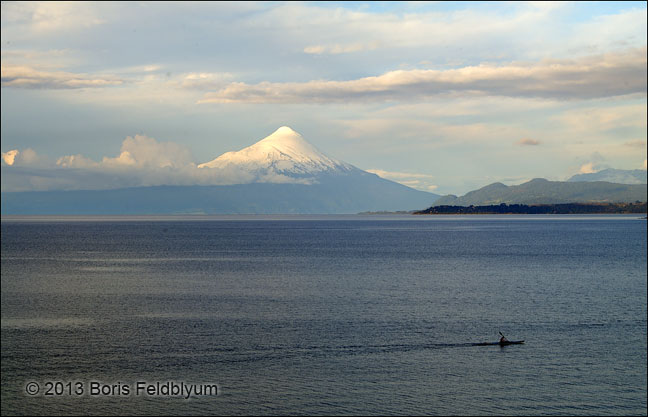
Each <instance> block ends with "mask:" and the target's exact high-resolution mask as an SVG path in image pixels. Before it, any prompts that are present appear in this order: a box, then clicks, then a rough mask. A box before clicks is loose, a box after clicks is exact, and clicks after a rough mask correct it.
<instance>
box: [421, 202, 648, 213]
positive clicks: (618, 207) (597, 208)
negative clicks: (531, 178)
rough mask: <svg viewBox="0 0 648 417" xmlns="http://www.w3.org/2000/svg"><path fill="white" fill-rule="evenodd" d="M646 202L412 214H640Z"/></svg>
mask: <svg viewBox="0 0 648 417" xmlns="http://www.w3.org/2000/svg"><path fill="white" fill-rule="evenodd" d="M646 212H648V205H647V203H616V204H581V203H570V204H534V205H526V204H498V205H490V206H467V207H466V206H432V207H430V208H428V209H426V210H421V211H415V212H414V214H634V213H636V214H641V213H644V214H645V213H646Z"/></svg>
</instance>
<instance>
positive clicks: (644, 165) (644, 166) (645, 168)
mask: <svg viewBox="0 0 648 417" xmlns="http://www.w3.org/2000/svg"><path fill="white" fill-rule="evenodd" d="M647 162H648V160H646V159H644V163H643V165H642V166H641V169H643V170H644V171H645V170H647V169H648V165H646V163H647Z"/></svg>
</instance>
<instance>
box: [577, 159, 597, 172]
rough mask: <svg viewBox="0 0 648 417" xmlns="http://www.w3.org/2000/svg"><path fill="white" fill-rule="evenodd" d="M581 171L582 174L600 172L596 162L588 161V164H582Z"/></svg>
mask: <svg viewBox="0 0 648 417" xmlns="http://www.w3.org/2000/svg"><path fill="white" fill-rule="evenodd" d="M579 172H580V173H581V174H593V173H595V172H598V169H597V168H595V166H594V162H588V163H586V164H583V165H581V167H580V170H579Z"/></svg>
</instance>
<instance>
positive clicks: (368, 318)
mask: <svg viewBox="0 0 648 417" xmlns="http://www.w3.org/2000/svg"><path fill="white" fill-rule="evenodd" d="M1 243H2V369H1V371H2V372H1V379H2V403H1V404H2V405H1V407H2V414H3V415H15V414H36V415H42V414H112V415H119V414H126V415H132V414H152V415H155V414H171V415H172V414H219V415H237V414H269V415H276V414H282V415H285V414H309V415H316V414H354V415H358V414H432V415H447V414H450V415H456V414H480V415H502V414H504V415H519V414H522V415H646V336H647V334H646V221H645V220H640V219H639V216H593V217H587V216H571V217H570V216H545V217H542V216H536V217H533V216H502V217H489V216H474V217H473V216H471V217H453V216H449V217H433V216H426V217H411V216H410V217H379V216H374V217H371V216H369V217H360V216H354V217H334V216H332V217H324V218H316V217H292V218H291V217H282V218H261V219H259V218H254V217H222V218H212V219H207V220H205V219H203V220H197V219H195V218H171V219H159V218H152V219H147V218H139V219H127V220H125V219H120V218H112V219H111V218H104V219H97V218H85V219H81V220H80V221H72V220H70V219H67V220H61V219H52V218H41V219H31V220H25V219H19V218H18V219H16V218H11V219H9V218H3V221H2V238H1ZM500 330H501V331H502V332H503V333H504V334H505V335H507V336H508V337H509V339H511V340H520V339H524V340H525V341H526V343H525V344H524V345H514V346H507V347H499V346H473V345H472V343H475V342H484V341H496V340H497V338H498V331H500ZM48 381H52V382H54V381H62V382H64V383H67V382H80V383H81V384H82V385H83V386H84V388H85V390H86V391H85V392H84V393H83V394H84V395H79V396H77V395H67V392H66V393H64V394H63V395H55V396H45V395H43V392H44V390H45V389H46V386H45V384H46V383H47V382H48ZM138 381H143V382H147V383H155V382H162V383H164V382H168V381H173V382H178V383H179V382H183V383H185V384H189V385H191V384H193V385H195V386H198V385H200V384H217V386H218V395H215V396H214V395H203V396H193V397H191V398H189V399H184V398H183V397H182V396H148V395H134V392H133V391H134V384H136V382H138ZM31 382H35V383H38V384H39V388H40V389H39V392H38V394H36V395H34V396H29V395H28V394H26V390H27V389H32V388H33V386H32V387H28V384H29V383H31ZM91 382H98V383H101V384H110V385H121V386H129V387H130V388H131V392H130V395H123V392H122V395H120V394H119V393H116V394H115V395H112V396H107V395H89V394H88V391H87V390H88V387H89V384H90V383H91Z"/></svg>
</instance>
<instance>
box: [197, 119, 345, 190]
mask: <svg viewBox="0 0 648 417" xmlns="http://www.w3.org/2000/svg"><path fill="white" fill-rule="evenodd" d="M234 167H235V168H238V169H242V170H244V171H247V172H249V173H252V174H254V175H255V176H256V177H257V178H258V180H259V181H260V182H285V181H286V180H287V179H288V178H290V177H292V178H301V179H304V178H307V177H311V176H313V175H317V174H321V173H334V172H340V171H341V172H349V171H353V170H356V169H357V168H355V167H353V165H350V164H347V163H345V162H342V161H338V160H335V159H333V158H331V157H329V156H327V155H325V154H324V153H322V152H321V151H320V150H318V149H317V148H316V147H315V146H313V145H311V144H310V143H308V142H307V141H306V140H305V139H304V138H303V137H302V135H300V134H299V133H297V132H295V131H294V130H292V129H291V128H289V127H288V126H282V127H280V128H279V129H277V130H276V131H275V132H274V133H272V134H271V135H270V136H268V137H266V138H264V139H262V140H260V141H259V142H257V143H255V144H254V145H252V146H248V147H247V148H245V149H242V150H240V151H238V152H226V153H224V154H222V155H221V156H219V157H218V158H216V159H214V160H212V161H209V162H205V163H204V164H200V165H198V168H220V169H229V168H234Z"/></svg>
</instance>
